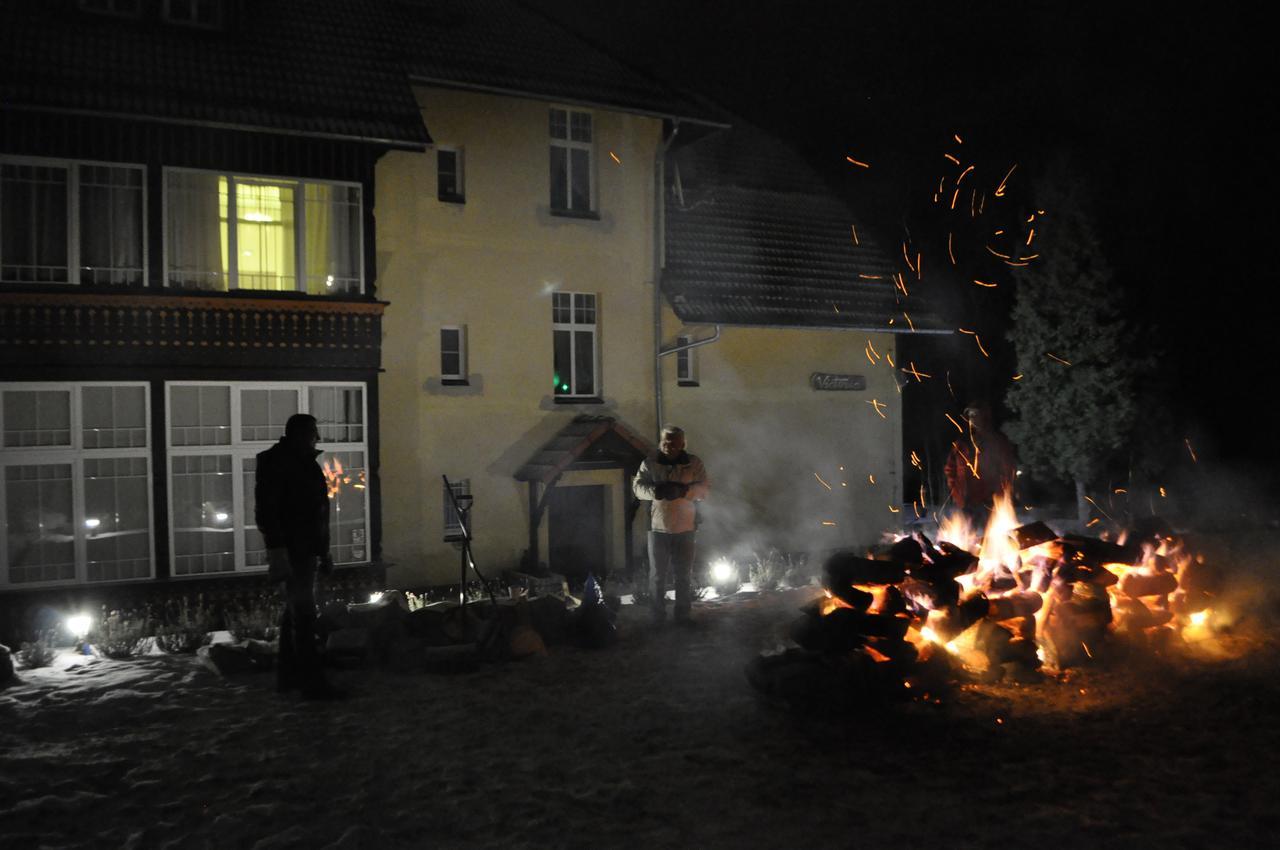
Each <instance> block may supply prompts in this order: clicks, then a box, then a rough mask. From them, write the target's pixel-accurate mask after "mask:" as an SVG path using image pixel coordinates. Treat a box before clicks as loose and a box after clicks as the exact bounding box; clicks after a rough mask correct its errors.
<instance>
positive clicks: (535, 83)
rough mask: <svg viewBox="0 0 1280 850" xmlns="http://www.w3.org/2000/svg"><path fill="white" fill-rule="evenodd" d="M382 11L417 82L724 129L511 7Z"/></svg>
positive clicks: (468, 0) (705, 112)
mask: <svg viewBox="0 0 1280 850" xmlns="http://www.w3.org/2000/svg"><path fill="white" fill-rule="evenodd" d="M584 10H586V11H587V13H588V14H594V12H591V11H590V10H589V8H588V7H584ZM383 11H384V12H385V13H387V14H390V15H394V16H395V17H394V20H393V23H392V26H391V29H392V31H393V32H395V33H397V34H398V35H399V36H400V49H401V52H402V54H403V58H404V63H405V67H406V69H407V70H408V72H409V75H410V76H411V77H412V78H413V79H415V80H418V81H422V82H436V83H441V84H444V85H451V86H461V87H464V88H474V89H480V90H485V91H492V92H500V93H511V94H521V95H532V96H535V97H544V98H547V99H550V100H559V101H564V102H567V103H576V104H584V105H595V106H610V107H617V108H620V109H622V110H624V111H629V112H636V113H641V114H651V115H657V116H664V117H673V118H686V119H692V120H695V121H704V122H708V123H721V122H720V120H719V118H718V112H717V111H716V110H714V109H713V108H712V107H710V106H708V105H707V104H705V103H702V102H701V101H700V100H699V99H698V98H697V97H695V96H693V95H688V94H682V93H679V92H675V91H672V89H671V87H669V86H667V85H665V84H663V83H659V82H657V81H656V80H654V79H652V78H650V77H649V76H647V75H646V74H644V73H642V72H640V71H637V70H635V69H633V68H631V67H629V66H627V65H625V64H624V63H622V62H621V61H619V60H617V59H615V58H613V57H612V56H610V55H609V54H608V53H606V52H605V51H603V50H601V49H599V48H597V47H595V46H594V45H592V44H590V43H589V42H587V41H585V40H584V39H582V38H580V37H578V36H576V35H574V34H573V33H570V32H568V31H567V30H565V29H564V28H563V27H561V26H560V25H559V24H557V23H555V22H553V21H551V20H550V19H548V18H546V17H544V16H543V15H542V14H541V13H540V12H537V11H535V10H533V9H530V8H528V7H526V6H523V5H521V4H520V3H519V2H516V0H394V2H391V3H390V6H389V7H384V9H383Z"/></svg>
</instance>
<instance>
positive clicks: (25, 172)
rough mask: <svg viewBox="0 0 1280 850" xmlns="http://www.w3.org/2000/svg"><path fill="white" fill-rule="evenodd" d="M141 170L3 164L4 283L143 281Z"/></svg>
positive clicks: (0, 236)
mask: <svg viewBox="0 0 1280 850" xmlns="http://www.w3.org/2000/svg"><path fill="white" fill-rule="evenodd" d="M143 175H144V172H143V168H142V166H137V165H111V164H103V163H89V162H65V161H58V160H36V159H6V160H3V161H0V281H2V282H4V283H81V284H102V285H115V286H141V285H142V283H143V281H144V280H145V266H144V263H145V260H144V258H145V256H146V241H145V239H146V236H145V233H144V230H145V228H144V222H145V220H146V201H145V198H144V195H143V188H142V186H143V182H144V181H143Z"/></svg>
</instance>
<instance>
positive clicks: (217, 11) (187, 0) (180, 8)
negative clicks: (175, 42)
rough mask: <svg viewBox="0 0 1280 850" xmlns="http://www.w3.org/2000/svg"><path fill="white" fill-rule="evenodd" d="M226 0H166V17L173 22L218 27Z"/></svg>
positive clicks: (184, 24)
mask: <svg viewBox="0 0 1280 850" xmlns="http://www.w3.org/2000/svg"><path fill="white" fill-rule="evenodd" d="M223 3H224V0H164V19H165V20H166V21H168V22H169V23H171V24H182V25H183V26H189V27H203V28H208V29H217V28H218V27H221V26H222V15H223V8H222V7H223Z"/></svg>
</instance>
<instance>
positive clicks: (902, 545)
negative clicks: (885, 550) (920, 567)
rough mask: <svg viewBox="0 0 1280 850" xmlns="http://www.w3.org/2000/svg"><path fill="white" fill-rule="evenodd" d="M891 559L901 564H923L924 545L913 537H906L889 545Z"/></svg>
mask: <svg viewBox="0 0 1280 850" xmlns="http://www.w3.org/2000/svg"><path fill="white" fill-rule="evenodd" d="M889 560H890V561H895V562H897V563H899V564H923V563H924V560H925V550H924V546H922V545H921V543H920V541H919V540H916V539H915V538H913V537H904V538H902V539H901V540H898V541H896V542H895V543H894V544H893V546H891V547H889Z"/></svg>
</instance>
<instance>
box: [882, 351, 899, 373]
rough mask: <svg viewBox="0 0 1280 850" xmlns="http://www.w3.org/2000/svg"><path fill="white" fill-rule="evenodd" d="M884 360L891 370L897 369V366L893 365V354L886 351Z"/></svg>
mask: <svg viewBox="0 0 1280 850" xmlns="http://www.w3.org/2000/svg"><path fill="white" fill-rule="evenodd" d="M884 359H885V361H886V362H888V364H889V366H891V367H892V368H895V369H896V368H897V364H895V363H894V362H893V352H892V351H886V352H885V353H884Z"/></svg>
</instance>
